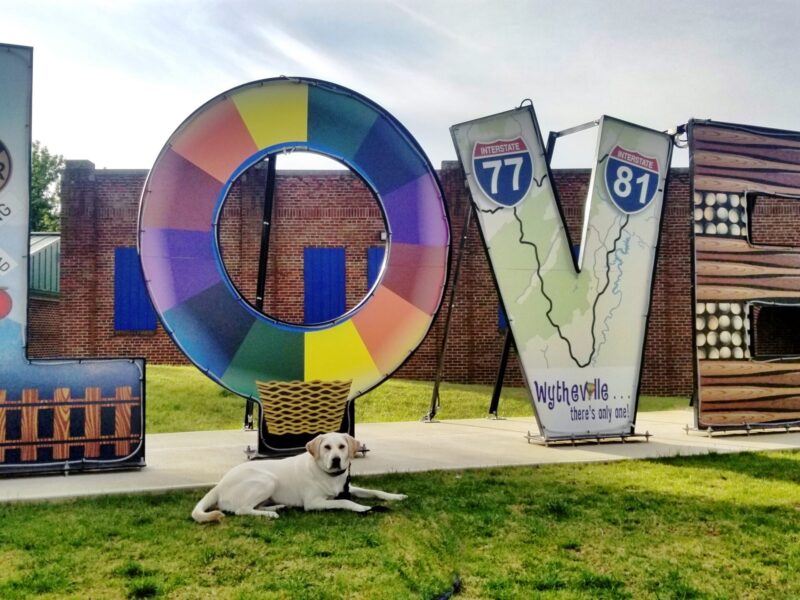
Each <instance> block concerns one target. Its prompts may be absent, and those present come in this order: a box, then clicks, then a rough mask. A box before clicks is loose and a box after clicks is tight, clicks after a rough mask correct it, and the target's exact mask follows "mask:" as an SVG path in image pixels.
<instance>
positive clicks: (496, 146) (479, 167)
mask: <svg viewBox="0 0 800 600" xmlns="http://www.w3.org/2000/svg"><path fill="white" fill-rule="evenodd" d="M472 170H473V173H474V174H475V180H476V181H477V182H478V186H479V187H480V188H481V191H483V193H484V194H486V196H487V197H488V198H489V200H491V201H492V202H494V203H495V204H498V205H500V206H507V207H511V206H516V205H517V204H519V203H520V202H521V201H522V199H523V198H524V197H525V195H526V194H527V193H528V190H529V189H530V187H531V182H532V181H533V158H532V157H531V153H530V152H529V151H528V146H527V145H526V144H525V140H523V139H522V138H521V137H518V138H514V139H513V140H495V141H493V142H477V143H476V144H475V147H474V148H473V149H472Z"/></svg>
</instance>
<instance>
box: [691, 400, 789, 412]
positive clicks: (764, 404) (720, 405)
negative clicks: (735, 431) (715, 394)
mask: <svg viewBox="0 0 800 600" xmlns="http://www.w3.org/2000/svg"><path fill="white" fill-rule="evenodd" d="M705 402H706V403H707V406H706V407H705V409H704V412H705V413H707V414H711V413H714V412H719V411H733V410H759V411H767V412H776V413H778V412H798V411H800V396H794V397H792V398H783V399H781V400H745V401H743V402H727V401H719V402H709V401H708V400H705Z"/></svg>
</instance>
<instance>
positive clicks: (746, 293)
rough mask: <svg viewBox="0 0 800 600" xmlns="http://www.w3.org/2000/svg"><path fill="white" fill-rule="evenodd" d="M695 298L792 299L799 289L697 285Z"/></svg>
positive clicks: (701, 299)
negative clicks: (776, 289)
mask: <svg viewBox="0 0 800 600" xmlns="http://www.w3.org/2000/svg"><path fill="white" fill-rule="evenodd" d="M696 289H697V294H696V296H697V300H698V301H699V302H720V301H721V302H724V301H726V300H727V301H729V302H731V301H734V300H741V301H747V300H770V299H771V300H794V299H796V298H800V290H797V291H793V290H781V291H780V293H776V291H775V290H771V289H769V290H760V289H757V288H751V287H746V286H724V285H698V286H697V287H696Z"/></svg>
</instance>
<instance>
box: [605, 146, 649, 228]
mask: <svg viewBox="0 0 800 600" xmlns="http://www.w3.org/2000/svg"><path fill="white" fill-rule="evenodd" d="M658 180H659V169H658V160H657V159H656V158H653V157H652V156H645V155H644V154H640V153H639V152H636V151H634V150H626V149H625V148H623V147H622V146H614V149H613V150H612V151H611V153H610V154H609V155H608V161H607V162H606V189H607V190H608V195H609V196H610V197H611V200H613V201H614V204H616V205H617V207H618V208H619V209H620V210H621V211H622V212H624V213H626V214H629V215H632V214H634V213H638V212H641V211H643V210H644V209H645V208H647V206H648V205H649V204H650V202H652V201H653V198H655V196H656V191H657V190H658Z"/></svg>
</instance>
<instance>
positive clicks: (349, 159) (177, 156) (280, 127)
mask: <svg viewBox="0 0 800 600" xmlns="http://www.w3.org/2000/svg"><path fill="white" fill-rule="evenodd" d="M289 149H299V150H308V151H311V152H316V153H319V154H323V155H327V156H330V157H332V158H335V159H337V160H339V161H341V162H343V163H344V164H345V165H347V166H348V167H349V168H350V169H352V170H353V171H355V172H356V173H357V174H358V175H359V176H361V178H362V179H363V180H364V181H365V182H366V183H367V184H368V185H369V186H370V187H371V188H372V191H373V193H374V195H375V197H376V198H377V199H378V203H379V205H380V207H381V210H382V211H383V216H384V219H385V222H386V229H387V232H388V245H387V250H386V257H385V259H384V267H383V269H382V271H381V274H380V276H379V278H378V281H377V283H376V284H375V285H374V286H373V288H372V290H371V292H370V294H369V296H368V297H367V298H365V299H364V300H363V301H362V302H361V303H360V304H359V305H358V306H356V307H355V308H353V309H352V310H351V311H349V312H348V313H346V314H345V315H342V316H341V317H339V318H338V319H336V320H334V321H332V322H329V323H325V324H321V325H310V326H307V325H293V324H289V323H284V322H281V321H277V320H275V319H273V318H270V317H268V316H266V315H263V314H261V313H260V312H258V311H257V310H255V308H253V307H252V306H251V305H250V304H249V303H248V302H247V301H246V300H245V299H244V298H242V296H241V294H240V293H239V291H238V290H237V289H236V287H235V286H234V285H233V283H232V282H231V280H230V278H229V277H228V274H227V272H226V270H225V268H224V265H223V262H222V257H221V253H220V244H219V234H218V225H219V219H220V215H221V213H222V207H223V204H224V202H225V197H226V195H227V193H228V190H229V189H230V187H231V185H232V184H233V182H234V181H235V180H236V178H237V177H239V176H240V175H241V174H242V173H243V172H244V171H245V170H246V169H247V168H249V167H250V166H252V165H253V164H255V163H256V162H258V161H260V160H263V158H264V157H265V156H266V155H268V154H272V153H276V152H280V151H282V150H289ZM449 248H450V234H449V224H448V219H447V212H446V209H445V206H444V202H443V198H442V191H441V188H440V185H439V181H438V179H437V177H436V174H435V172H434V170H433V168H432V166H431V164H430V162H429V161H428V159H427V157H426V156H425V154H424V153H423V151H422V149H421V148H420V146H419V144H417V142H416V141H415V140H414V139H413V138H412V137H411V135H410V134H409V133H408V131H406V129H405V128H404V127H403V126H402V125H401V124H400V123H399V122H398V121H397V120H396V119H394V117H392V116H391V115H390V114H389V113H387V112H386V111H385V110H383V109H382V108H380V107H379V106H377V105H376V104H375V103H373V102H371V101H370V100H368V99H367V98H365V97H363V96H361V95H359V94H357V93H355V92H352V91H350V90H347V89H345V88H342V87H340V86H337V85H335V84H331V83H327V82H323V81H318V80H312V79H303V78H300V79H296V78H291V79H289V78H279V79H267V80H263V81H256V82H252V83H248V84H246V85H243V86H241V87H237V88H234V89H232V90H230V91H228V92H225V93H224V94H221V95H219V96H217V97H216V98H214V99H213V100H211V101H209V102H208V103H206V104H205V105H203V106H202V107H200V108H199V109H198V110H197V111H195V112H194V113H193V114H192V115H191V116H190V117H189V118H188V119H186V121H184V122H183V124H181V126H180V127H178V129H177V130H176V131H175V133H173V134H172V136H171V137H170V138H169V140H168V141H167V143H166V145H165V146H164V148H163V150H162V151H161V153H160V154H159V156H158V158H157V159H156V162H155V164H154V165H153V168H152V170H151V171H150V175H149V177H148V179H147V183H146V184H145V188H144V191H143V194H142V200H141V205H140V212H139V254H140V258H141V261H142V269H143V271H144V277H145V282H146V285H147V289H148V292H149V294H150V298H151V299H152V301H153V305H154V307H155V309H156V312H157V313H158V315H159V317H160V319H161V323H162V324H163V326H164V328H165V329H166V331H167V333H168V334H169V335H170V336H171V337H172V339H173V340H174V341H175V343H176V344H177V345H178V347H179V348H180V349H181V350H182V351H183V352H184V353H185V354H186V356H187V357H188V358H189V359H190V360H191V361H192V362H193V363H194V364H195V365H196V366H197V367H198V368H200V369H201V370H202V371H203V372H204V373H205V374H206V375H208V376H209V377H210V378H211V379H213V380H215V381H217V382H218V383H220V384H221V385H223V386H224V387H226V388H228V389H229V390H231V391H233V392H235V393H237V394H240V395H242V396H245V397H249V398H252V399H254V400H256V401H258V391H257V388H256V381H312V380H352V382H353V383H352V386H351V390H350V396H349V398H350V399H353V398H355V397H357V396H359V395H361V394H362V393H364V392H366V391H367V390H369V389H370V388H372V387H374V386H376V385H378V384H379V383H380V382H381V381H383V380H384V379H386V378H387V377H388V376H389V375H391V374H392V372H394V371H395V370H396V369H397V368H398V367H400V365H402V364H403V362H405V360H406V359H407V358H408V356H409V355H410V354H411V353H412V352H413V351H414V350H415V349H416V348H417V346H418V345H419V344H420V343H421V342H422V340H423V339H424V338H425V336H426V334H427V333H428V330H429V329H430V326H431V323H432V321H433V318H434V316H435V314H436V312H437V311H438V309H439V305H440V303H441V299H442V294H443V290H444V286H445V282H446V279H447V271H448V259H449Z"/></svg>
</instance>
